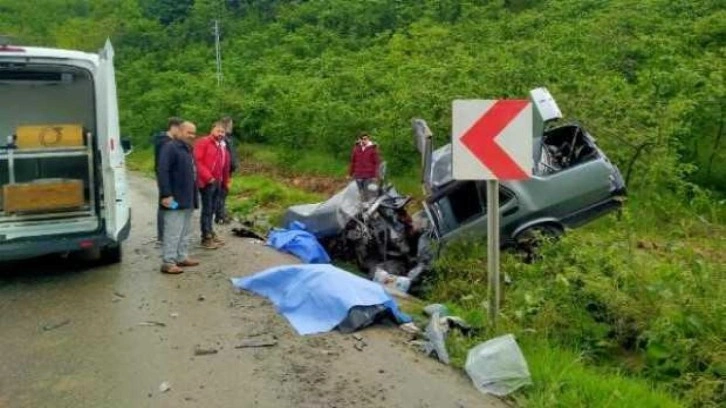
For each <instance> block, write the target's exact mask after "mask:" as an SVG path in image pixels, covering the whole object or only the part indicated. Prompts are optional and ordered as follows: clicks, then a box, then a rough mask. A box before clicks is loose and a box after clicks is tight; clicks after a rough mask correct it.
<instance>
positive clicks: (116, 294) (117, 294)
mask: <svg viewBox="0 0 726 408" xmlns="http://www.w3.org/2000/svg"><path fill="white" fill-rule="evenodd" d="M113 295H114V296H117V297H120V298H125V297H126V295H124V294H123V293H121V292H116V291H114V292H113Z"/></svg>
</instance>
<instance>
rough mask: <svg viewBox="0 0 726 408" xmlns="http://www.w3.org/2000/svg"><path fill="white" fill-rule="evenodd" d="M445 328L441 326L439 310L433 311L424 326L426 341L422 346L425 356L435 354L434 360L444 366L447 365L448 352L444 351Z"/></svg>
mask: <svg viewBox="0 0 726 408" xmlns="http://www.w3.org/2000/svg"><path fill="white" fill-rule="evenodd" d="M446 331H447V327H446V326H444V325H443V324H442V320H441V315H440V311H439V310H435V311H434V312H433V315H432V316H431V320H429V324H428V325H427V326H426V330H425V331H424V335H425V336H426V339H427V340H428V341H427V342H426V343H425V345H424V352H425V353H426V355H428V356H430V355H431V354H436V358H438V359H439V361H441V362H442V363H444V364H449V352H448V351H446Z"/></svg>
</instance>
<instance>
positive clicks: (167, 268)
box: [161, 264, 184, 275]
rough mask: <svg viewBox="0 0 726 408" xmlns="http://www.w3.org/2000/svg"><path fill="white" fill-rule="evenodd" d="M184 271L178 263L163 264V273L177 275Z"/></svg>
mask: <svg viewBox="0 0 726 408" xmlns="http://www.w3.org/2000/svg"><path fill="white" fill-rule="evenodd" d="M182 272H184V269H182V268H180V267H178V266H177V265H171V264H164V265H162V266H161V273H168V274H172V275H176V274H179V273H182Z"/></svg>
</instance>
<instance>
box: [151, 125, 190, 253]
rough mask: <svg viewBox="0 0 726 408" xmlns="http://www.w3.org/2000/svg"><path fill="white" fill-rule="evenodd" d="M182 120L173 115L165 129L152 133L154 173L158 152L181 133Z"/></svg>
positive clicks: (160, 229)
mask: <svg viewBox="0 0 726 408" xmlns="http://www.w3.org/2000/svg"><path fill="white" fill-rule="evenodd" d="M182 122H184V121H183V120H182V119H181V118H178V117H176V116H173V117H171V118H169V121H168V122H167V126H166V131H161V132H159V133H157V134H155V135H154V138H153V143H154V173H156V172H157V171H158V169H159V152H161V147H162V146H164V144H166V142H169V141H172V140H174V139H176V138H177V137H178V136H179V135H180V133H181V124H182ZM161 211H162V207H161V205H159V206H158V207H157V210H156V241H157V244H161V241H162V238H163V237H164V220H163V218H162V212H161Z"/></svg>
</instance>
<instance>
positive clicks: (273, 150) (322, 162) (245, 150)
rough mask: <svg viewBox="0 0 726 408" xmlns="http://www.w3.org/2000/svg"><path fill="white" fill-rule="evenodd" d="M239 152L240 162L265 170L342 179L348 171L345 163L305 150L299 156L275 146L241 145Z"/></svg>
mask: <svg viewBox="0 0 726 408" xmlns="http://www.w3.org/2000/svg"><path fill="white" fill-rule="evenodd" d="M239 152H240V155H241V157H242V160H251V161H253V162H255V163H259V164H262V165H263V166H265V167H267V168H271V169H276V170H283V171H285V172H287V173H292V174H307V175H314V176H325V177H341V178H342V177H345V176H346V174H347V171H348V164H347V163H346V162H344V161H340V160H335V159H333V158H331V157H330V156H328V155H326V154H324V153H319V152H314V151H308V150H306V151H305V152H304V153H303V154H301V153H300V152H297V151H291V150H289V149H285V148H280V147H275V146H268V145H260V144H243V145H241V146H240V148H239Z"/></svg>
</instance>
